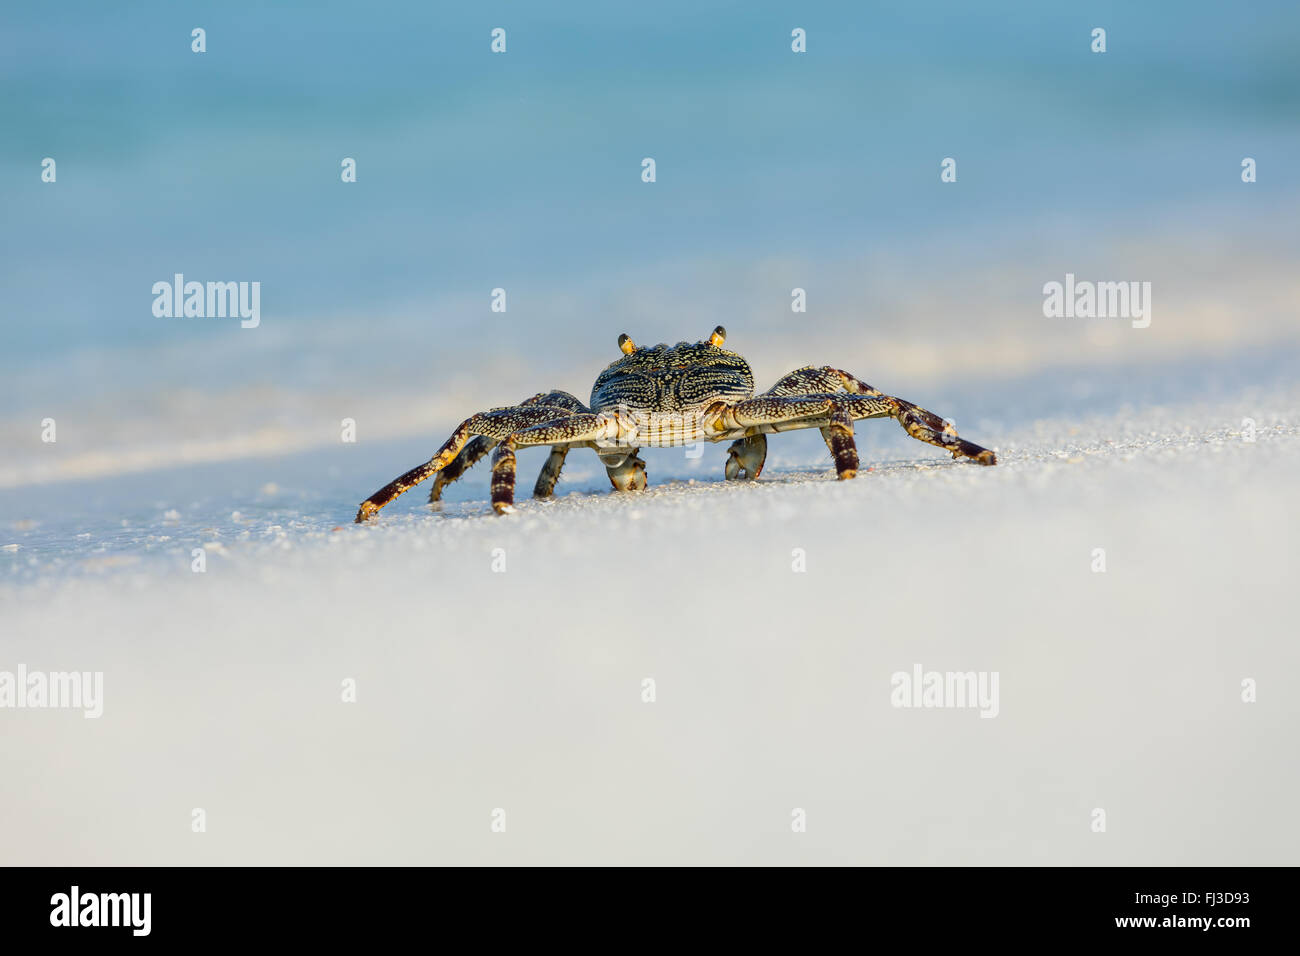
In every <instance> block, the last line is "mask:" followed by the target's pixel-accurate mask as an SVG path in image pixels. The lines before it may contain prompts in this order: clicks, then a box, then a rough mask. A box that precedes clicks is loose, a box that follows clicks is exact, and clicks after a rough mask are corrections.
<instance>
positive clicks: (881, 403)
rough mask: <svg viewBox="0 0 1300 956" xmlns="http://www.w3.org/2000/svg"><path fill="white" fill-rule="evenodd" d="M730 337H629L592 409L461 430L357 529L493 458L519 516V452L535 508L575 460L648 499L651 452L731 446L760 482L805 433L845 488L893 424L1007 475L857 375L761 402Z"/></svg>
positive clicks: (541, 400)
mask: <svg viewBox="0 0 1300 956" xmlns="http://www.w3.org/2000/svg"><path fill="white" fill-rule="evenodd" d="M726 336H727V333H726V330H725V329H723V328H722V326H718V327H717V328H716V329H714V330H713V333H712V334H711V335H710V336H709V337H708V338H707V339H705V340H704V341H702V342H678V343H677V344H676V345H662V344H661V345H656V346H654V347H653V348H638V347H637V345H636V343H635V342H633V341H632V339H631V338H629V337H628V336H627V335H626V334H624V335H620V336H619V338H618V347H619V350H620V351H621V352H622V353H623V356H622V358H620V359H618V360H617V361H615V362H613V363H612V364H611V365H610V366H609V367H608V368H606V369H605V370H604V371H603V372H601V373H600V375H598V376H597V377H596V383H595V385H593V386H592V389H591V401H590V404H588V405H584V404H582V402H581V401H579V400H578V399H577V398H575V397H574V396H573V395H570V394H569V393H568V392H561V391H554V392H541V393H539V394H537V395H534V396H533V397H532V398H528V399H525V400H524V401H522V402H520V403H519V404H518V405H509V406H506V407H503V408H493V409H490V410H488V411H486V412H479V413H478V414H476V415H471V416H470V417H469V418H467V419H465V421H463V422H461V423H460V425H459V426H458V427H457V428H456V430H455V432H453V433H452V436H451V437H450V438H448V439H447V441H446V442H444V443H443V445H442V447H441V448H439V449H438V452H437V454H435V455H434V456H433V457H432V458H430V459H429V460H428V461H427V462H425V463H424V464H423V465H420V466H418V467H416V468H412V469H411V470H410V471H408V472H406V474H404V475H402V476H401V477H399V478H395V479H394V480H393V481H391V482H389V483H388V484H387V485H385V486H384V487H382V488H380V489H379V490H378V491H376V492H375V493H374V494H373V495H371V496H370V497H369V498H367V499H366V500H365V501H363V502H362V503H361V508H360V510H359V511H358V512H357V519H356V520H357V522H358V523H360V522H362V521H365V520H366V519H367V518H370V517H371V516H372V515H374V514H375V512H377V511H379V509H380V508H382V507H384V505H386V504H388V503H389V502H391V501H392V500H393V499H394V498H396V497H397V496H398V495H400V494H402V493H403V492H404V491H407V490H408V489H410V488H413V487H415V486H416V485H418V484H419V483H420V482H422V481H425V480H426V479H429V478H433V479H434V483H433V488H432V489H431V490H430V492H429V502H430V503H431V504H434V505H437V504H438V503H439V502H440V500H441V498H442V491H443V489H444V488H445V487H446V486H447V485H448V484H450V483H451V482H453V481H455V480H456V479H458V478H460V477H461V475H463V474H464V473H465V472H466V471H467V470H468V469H469V468H470V467H471V466H472V465H473V464H474V463H475V462H477V461H478V460H479V459H481V458H482V457H483V456H484V455H486V454H487V453H488V452H489V451H491V452H492V453H493V455H492V509H493V510H494V511H495V512H496V513H497V514H499V515H504V514H509V513H511V512H513V511H514V510H515V508H514V497H515V451H516V450H517V449H519V448H529V447H532V446H535V445H549V446H550V448H551V454H550V456H549V457H548V458H547V459H546V463H545V464H544V465H543V466H542V471H541V474H540V475H538V477H537V483H536V485H535V486H534V488H533V497H535V498H549V497H550V496H551V495H552V494H553V493H554V491H555V483H556V482H557V481H558V480H559V477H560V470H561V469H562V468H563V467H564V459H565V456H567V455H568V453H569V451H570V450H571V449H573V448H591V449H594V450H595V452H596V454H597V455H598V456H600V460H601V462H602V463H603V464H604V465H605V468H606V470H607V471H608V473H609V480H610V484H612V485H613V486H614V489H615V490H616V491H639V490H641V489H644V488H645V487H646V484H647V481H646V466H645V462H644V461H642V460H641V458H640V457H639V456H638V455H637V452H638V451H640V449H641V448H642V447H643V446H644V447H652V448H662V447H671V446H674V445H691V444H696V443H698V442H704V441H708V442H719V441H731V446H730V448H729V449H728V451H727V463H726V466H725V469H724V475H725V477H726V478H727V479H728V480H744V479H755V478H757V477H758V476H759V475H760V474H761V473H762V471H763V462H764V461H765V460H766V458H767V437H766V436H767V435H768V433H771V432H784V431H792V430H794V429H796V428H820V429H821V433H822V437H823V438H824V439H825V440H826V445H827V447H828V448H829V449H830V452H831V457H832V458H833V459H834V461H835V473H836V476H837V477H838V478H839V479H840V480H845V479H849V478H853V477H854V476H855V475H857V473H858V452H857V446H856V445H855V444H854V441H853V423H854V422H855V421H857V420H859V419H862V418H893V419H895V420H896V421H897V422H898V423H899V424H900V425H902V426H903V428H904V429H905V430H906V431H907V433H908V434H909V435H911V436H912V437H913V438H916V439H918V440H920V441H923V442H928V443H929V444H931V445H936V446H938V447H939V448H942V449H944V450H945V451H949V452H951V453H952V456H953V458H955V459H961V458H967V459H970V460H971V461H973V462H975V463H976V464H980V465H995V464H997V456H996V455H995V454H994V453H993V452H992V451H990V450H989V449H987V448H981V447H980V446H979V445H975V444H972V443H971V442H968V441H966V440H965V439H962V438H959V437H957V430H956V429H955V428H954V427H953V426H952V424H951V423H950V422H946V421H944V420H943V419H942V418H940V417H939V416H938V415H935V414H934V413H933V412H928V411H926V410H925V409H924V408H920V407H919V406H917V405H913V404H912V403H911V402H909V401H905V400H903V399H901V398H894V397H892V396H890V395H886V394H885V393H884V392H881V391H880V390H879V389H875V388H872V387H871V386H870V385H868V384H866V383H865V382H863V381H862V380H861V379H859V378H857V377H855V376H853V375H850V374H849V373H848V372H844V371H841V370H839V369H837V368H832V367H830V366H829V365H823V366H812V365H810V366H807V367H805V368H800V369H796V370H795V371H793V372H790V373H789V374H788V375H784V376H782V377H781V379H780V380H779V381H777V383H776V384H775V385H773V386H772V387H771V388H769V389H768V390H767V391H766V392H763V393H762V394H761V395H755V394H754V373H753V372H752V371H751V370H750V368H749V363H748V362H746V361H745V359H744V358H743V357H741V356H740V355H738V354H737V353H735V352H730V351H727V350H726V349H724V348H723V347H722V345H723V343H724V342H725V341H726Z"/></svg>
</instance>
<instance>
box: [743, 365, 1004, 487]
mask: <svg viewBox="0 0 1300 956" xmlns="http://www.w3.org/2000/svg"><path fill="white" fill-rule="evenodd" d="M828 400H829V401H830V402H832V403H833V405H834V407H835V409H836V410H835V411H834V412H831V414H830V415H829V417H828V418H827V420H818V419H820V418H823V417H824V416H825V413H824V412H820V410H819V409H818V408H817V407H816V405H815V404H813V405H804V404H802V403H803V402H805V401H812V402H814V403H816V402H819V401H821V402H825V401H828ZM773 401H775V402H778V403H783V404H768V403H770V402H773ZM749 403H761V404H753V405H750V404H749ZM785 403H788V404H785ZM747 405H748V406H749V407H745V406H747ZM733 412H734V413H736V414H737V415H738V416H739V417H738V423H740V424H742V425H746V426H748V425H751V422H750V421H748V420H747V419H763V421H754V422H753V423H752V424H754V425H758V426H759V428H760V429H761V431H764V432H765V431H785V430H786V429H788V428H809V427H814V426H815V427H818V428H820V429H821V433H822V438H824V439H825V441H826V445H827V447H828V448H829V449H830V452H831V456H832V457H833V458H834V459H835V470H836V472H837V473H838V474H839V476H840V477H841V478H846V477H852V475H853V474H855V473H856V472H857V467H858V464H857V450H856V448H855V447H854V442H853V421H855V420H857V419H861V418H893V419H895V420H896V421H897V422H898V423H899V424H900V425H902V426H903V429H904V430H905V431H906V432H907V433H908V434H909V435H911V436H912V437H913V438H915V439H917V440H918V441H923V442H926V443H928V444H931V445H935V446H937V447H939V448H942V449H944V450H945V451H949V452H951V453H952V456H953V458H962V457H966V458H970V459H972V460H973V461H975V462H977V463H978V464H981V465H994V464H997V456H996V455H995V454H994V453H993V452H992V451H990V450H989V449H987V448H982V447H980V446H979V445H976V444H974V443H973V442H968V441H966V440H964V439H962V438H959V437H957V431H956V429H954V428H953V427H952V426H951V425H950V424H948V423H947V422H945V421H944V420H943V419H942V418H940V417H939V416H938V415H936V414H934V413H933V412H929V411H926V410H925V409H924V408H921V407H920V406H918V405H915V404H913V403H912V402H909V401H907V400H906V399H902V398H895V397H894V396H892V395H886V394H885V393H884V392H882V391H880V390H879V389H877V388H873V387H872V386H870V385H868V384H867V383H866V382H864V381H862V380H861V379H859V378H857V377H856V376H854V375H852V374H850V373H848V372H845V371H843V370H841V369H837V368H831V367H830V366H828V365H824V366H820V367H819V366H809V367H807V368H801V369H796V370H795V371H793V372H791V373H789V374H788V375H785V376H783V377H782V378H781V379H780V380H779V381H778V382H777V383H776V384H775V385H773V386H772V387H771V388H770V389H768V391H767V392H765V393H764V394H763V395H760V396H758V397H757V398H753V399H750V400H749V402H748V403H747V402H739V403H737V405H735V406H733ZM840 412H843V413H844V414H840ZM846 417H847V420H846ZM790 418H794V419H796V420H795V421H793V422H791V421H790V420H789V419H790ZM742 419H746V420H742ZM782 426H785V427H782ZM746 440H747V441H748V440H750V439H746ZM735 451H736V446H735V445H734V444H733V445H732V452H733V454H734V453H735ZM749 454H750V456H751V457H754V456H756V455H757V454H758V452H757V450H755V449H752V448H751V449H750V450H749ZM733 468H734V465H733V462H732V461H728V463H727V471H728V476H729V477H730V473H731V471H732V470H733Z"/></svg>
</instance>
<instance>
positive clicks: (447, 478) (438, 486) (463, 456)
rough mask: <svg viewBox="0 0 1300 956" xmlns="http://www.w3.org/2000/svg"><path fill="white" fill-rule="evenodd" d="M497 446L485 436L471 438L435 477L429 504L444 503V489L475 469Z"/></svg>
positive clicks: (430, 490) (430, 491)
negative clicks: (480, 460)
mask: <svg viewBox="0 0 1300 956" xmlns="http://www.w3.org/2000/svg"><path fill="white" fill-rule="evenodd" d="M495 446H496V442H495V441H493V440H492V439H490V438H487V437H485V436H483V435H475V436H474V437H473V438H471V439H470V440H469V442H468V443H466V445H465V447H464V448H462V449H461V450H460V454H459V455H457V456H456V457H455V458H453V459H452V460H451V463H450V464H449V465H447V467H445V468H443V469H442V471H440V472H438V473H437V474H436V475H434V476H433V487H432V488H430V489H429V504H431V505H437V504H439V503H440V502H441V501H442V489H443V488H444V487H446V486H447V485H449V484H451V483H452V482H453V481H456V480H458V479H459V478H460V477H461V475H463V474H465V472H467V471H469V470H470V469H471V468H473V467H474V465H475V463H477V462H478V460H479V459H480V458H482V457H483V456H484V455H486V454H487V453H488V452H490V451H491V450H492V449H493V448H494V447H495Z"/></svg>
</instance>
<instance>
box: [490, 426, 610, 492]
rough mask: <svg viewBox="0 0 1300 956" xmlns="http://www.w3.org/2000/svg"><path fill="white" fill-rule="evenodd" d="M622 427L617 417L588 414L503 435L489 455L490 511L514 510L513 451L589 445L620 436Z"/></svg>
mask: <svg viewBox="0 0 1300 956" xmlns="http://www.w3.org/2000/svg"><path fill="white" fill-rule="evenodd" d="M621 427H622V426H621V424H620V422H619V420H618V418H617V416H614V415H602V414H594V413H592V412H587V413H585V414H582V415H570V416H569V417H567V418H557V419H556V420H555V421H551V422H542V423H538V424H536V425H533V426H532V427H529V428H522V429H519V430H518V431H515V432H514V433H512V434H510V435H508V436H506V437H505V438H504V439H503V440H502V441H501V443H500V444H499V445H497V447H496V451H494V452H493V453H492V510H494V511H495V512H496V513H497V514H499V515H503V514H509V513H510V512H512V511H514V510H515V509H514V503H515V449H516V448H527V447H530V446H532V445H554V446H560V445H563V446H565V447H569V448H572V447H573V446H575V445H588V444H591V443H593V442H603V441H608V440H609V439H614V438H618V437H620V434H621V433H620V429H621ZM552 454H554V453H552ZM547 464H548V465H549V464H550V462H549V461H548V462H547Z"/></svg>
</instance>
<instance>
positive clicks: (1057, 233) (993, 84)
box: [0, 3, 1300, 488]
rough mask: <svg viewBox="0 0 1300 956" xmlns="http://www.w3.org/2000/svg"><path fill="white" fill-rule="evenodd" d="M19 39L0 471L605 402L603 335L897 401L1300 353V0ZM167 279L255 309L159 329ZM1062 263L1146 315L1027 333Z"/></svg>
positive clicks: (317, 11)
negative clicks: (537, 402) (949, 387)
mask: <svg viewBox="0 0 1300 956" xmlns="http://www.w3.org/2000/svg"><path fill="white" fill-rule="evenodd" d="M2 16H3V22H4V30H3V31H2V32H0V46H2V51H3V55H2V56H0V76H2V77H3V83H4V89H5V96H4V97H3V100H2V101H0V110H2V113H0V122H3V127H4V129H5V130H6V135H5V137H4V138H3V141H2V142H0V174H2V175H0V191H2V192H3V208H4V215H3V225H2V226H0V235H3V243H4V246H3V251H4V255H3V256H2V257H0V291H2V292H3V296H4V302H5V310H4V316H5V318H4V323H5V329H4V332H5V334H4V342H5V345H4V348H3V349H0V445H2V446H3V448H4V449H5V455H4V458H5V461H4V462H3V463H0V487H8V488H21V487H29V486H31V485H33V484H34V483H37V482H47V481H51V480H76V479H85V478H88V477H94V476H103V475H108V474H117V473H138V472H141V471H147V470H149V469H152V468H157V467H169V466H175V465H182V464H194V463H199V462H214V461H225V460H238V459H241V458H245V457H248V456H253V455H261V456H265V455H267V454H273V453H277V452H282V453H296V452H298V451H304V450H308V449H311V448H323V447H325V446H328V445H331V444H335V443H337V442H338V434H339V427H340V424H339V423H340V422H341V421H342V420H343V419H344V418H352V419H354V420H356V421H357V422H358V429H359V432H360V435H361V436H362V440H377V439H383V440H397V439H400V438H409V437H411V436H416V435H430V436H431V435H432V434H433V433H434V432H437V431H439V430H442V429H445V428H446V427H447V426H449V425H450V424H452V423H454V421H456V420H459V419H460V418H462V417H464V415H465V414H468V413H469V412H471V411H473V410H475V409H477V408H481V407H485V406H488V405H496V404H502V403H507V402H511V401H515V400H517V399H518V398H521V397H523V396H525V395H529V394H532V393H533V392H535V391H537V390H540V389H543V388H550V387H563V388H566V389H569V390H571V391H573V392H575V393H577V394H579V395H583V396H585V394H586V390H587V388H588V387H589V384H590V382H591V380H592V378H594V375H595V373H596V372H597V371H598V370H599V368H600V367H602V366H603V365H604V364H605V363H607V362H608V361H610V360H612V359H613V358H615V357H616V352H615V351H614V346H613V340H614V338H615V336H617V334H618V333H619V332H621V331H624V330H626V331H629V332H631V333H633V335H634V336H635V337H636V338H637V340H638V341H645V342H648V343H649V342H654V341H659V340H667V341H675V340H677V339H682V338H699V337H702V336H703V335H705V334H706V333H707V330H708V329H710V328H712V326H713V325H715V324H717V323H718V322H722V323H724V324H726V325H727V326H728V327H729V328H730V330H731V339H730V342H731V344H732V345H733V347H735V348H738V349H740V350H741V351H742V352H744V353H745V354H746V355H747V356H749V357H750V358H751V360H752V361H753V362H754V364H755V368H756V371H757V373H758V377H759V379H760V381H762V382H767V381H770V380H772V379H774V378H775V377H776V376H778V375H779V374H781V373H783V372H784V371H786V370H788V369H789V368H792V367H795V366H797V365H801V364H805V363H810V362H817V363H823V362H833V363H835V364H838V365H842V366H844V367H848V368H852V369H853V370H854V371H856V372H858V373H859V374H861V375H863V376H864V377H866V378H867V379H868V380H869V381H872V382H875V383H877V384H879V385H880V386H881V387H885V388H888V389H892V390H895V391H898V392H900V393H902V394H910V393H912V392H915V391H916V390H917V389H919V388H924V389H929V390H934V389H936V388H940V387H942V386H943V383H945V382H948V381H953V382H958V383H961V382H965V383H969V384H970V385H975V384H977V383H987V382H989V381H991V380H1012V379H1016V378H1025V377H1026V376H1028V377H1031V378H1032V376H1034V375H1036V374H1039V373H1045V372H1049V371H1050V370H1051V369H1054V368H1066V367H1071V368H1072V367H1077V366H1079V365H1084V366H1086V365H1089V364H1092V365H1098V366H1100V365H1105V366H1107V367H1109V368H1112V369H1113V368H1121V367H1126V368H1134V369H1141V368H1144V367H1148V366H1154V365H1161V364H1167V363H1179V362H1185V361H1198V360H1204V359H1207V358H1210V357H1213V358H1214V359H1216V360H1218V361H1220V362H1226V363H1229V364H1231V363H1233V362H1238V361H1242V362H1248V361H1249V356H1250V355H1252V354H1254V352H1255V351H1257V350H1259V349H1261V348H1266V349H1267V348H1272V347H1275V346H1277V347H1284V348H1289V347H1290V346H1291V345H1293V344H1294V343H1295V341H1296V339H1297V338H1298V337H1300V322H1297V318H1296V316H1297V313H1298V312H1300V278H1297V274H1296V270H1295V269H1294V263H1295V261H1296V255H1297V252H1300V248H1298V247H1300V235H1298V233H1297V230H1296V229H1295V223H1296V221H1297V220H1298V219H1300V190H1298V189H1297V188H1296V185H1295V183H1294V178H1293V177H1289V176H1288V175H1287V174H1286V165H1285V164H1286V163H1287V161H1288V160H1287V157H1289V156H1293V155H1294V154H1295V151H1296V147H1297V146H1300V127H1298V126H1297V123H1296V117H1297V116H1298V115H1300V64H1298V62H1297V59H1296V57H1295V56H1294V51H1295V49H1296V48H1297V44H1298V43H1300V10H1298V9H1297V8H1296V7H1295V6H1294V5H1293V4H1287V3H1276V4H1262V5H1256V6H1253V7H1252V13H1251V16H1250V17H1249V18H1247V17H1244V16H1242V15H1239V14H1229V13H1228V12H1225V11H1224V9H1223V8H1222V6H1221V5H1219V4H1213V3H1193V4H1180V5H1178V6H1177V7H1176V8H1165V9H1159V8H1154V7H1142V8H1134V7H1132V6H1131V5H1127V4H1120V3H1113V4H1101V5H1097V6H1093V7H1089V8H1088V9H1087V10H1082V9H1079V10H1069V9H1055V8H1047V7H1043V6H1042V5H1038V4H1032V3H1006V4H992V5H982V6H981V7H980V8H979V9H978V10H976V9H972V8H967V7H965V6H962V5H958V4H916V5H905V6H903V7H900V8H897V9H886V10H877V9H869V8H864V7H861V6H860V5H857V4H848V3H844V4H820V5H816V6H814V7H812V8H808V9H806V10H798V11H792V10H789V9H787V8H785V7H784V6H782V5H779V4H737V3H717V4H677V5H674V4H667V5H656V6H655V7H654V8H653V9H637V8H632V7H623V6H621V5H620V6H618V7H611V6H608V5H604V4H597V3H580V4H566V5H564V6H563V8H562V9H541V8H538V9H531V8H520V7H517V6H515V5H512V4H499V5H491V4H488V5H480V6H474V7H455V6H433V7H429V6H426V5H422V4H413V3H410V4H380V5H379V6H377V7H375V8H373V10H369V11H368V12H367V15H366V16H364V17H363V16H359V15H358V14H357V11H356V8H355V7H354V6H353V5H350V4H323V5H322V4H311V5H301V4H286V5H248V6H245V7H231V6H230V5H225V4H198V5H192V6H187V7H184V8H178V7H176V6H175V5H174V4H166V3H152V4H150V3H146V4H139V5H132V6H131V7H129V8H124V9H113V10H110V9H107V8H104V7H103V6H102V5H99V4H93V3H73V4H67V5H60V6H59V7H58V8H55V9H47V8H42V7H29V8H23V7H11V8H8V9H6V10H5V12H4V13H3V15H2ZM1261 24H1266V25H1267V28H1261ZM196 26H201V27H203V28H204V29H205V30H206V31H207V52H205V53H203V54H196V53H193V52H191V49H190V30H191V29H192V28H193V27H196ZM498 26H500V27H503V28H504V29H506V30H507V37H508V45H507V52H506V53H505V54H493V53H491V52H490V50H489V41H490V31H491V30H492V29H493V28H494V27H498ZM795 26H799V27H802V28H804V29H805V30H806V31H807V33H808V52H807V53H806V54H800V55H796V54H793V53H792V52H791V50H790V30H791V29H792V28H793V27H795ZM1094 26H1103V27H1104V28H1106V29H1107V31H1108V49H1107V52H1106V53H1104V54H1095V53H1092V52H1091V51H1090V48H1089V47H1090V33H1091V30H1092V28H1093V27H1094ZM646 156H650V157H653V158H654V159H655V160H656V164H657V181H656V182H654V183H643V182H642V181H641V176H640V173H641V160H642V158H643V157H646ZM1245 156H1250V157H1252V158H1254V159H1255V160H1256V161H1257V163H1258V169H1259V177H1258V181H1257V182H1255V183H1252V184H1249V185H1247V184H1243V183H1242V182H1241V180H1240V176H1239V164H1240V162H1241V159H1242V157H1245ZM44 157H52V158H54V159H55V160H56V162H57V174H58V179H57V182H55V183H43V182H42V181H41V179H40V162H41V160H42V159H43V158H44ZM345 157H351V158H354V159H355V160H356V162H357V174H358V175H357V182H355V183H349V184H345V183H342V182H341V181H340V175H339V174H340V163H341V161H342V160H343V158H345ZM945 157H953V158H955V159H956V160H957V170H958V180H957V182H955V183H951V184H944V183H941V182H940V180H939V169H940V161H941V160H942V159H944V158H945ZM178 272H181V273H184V274H185V275H186V277H187V278H189V279H193V280H197V281H201V282H202V281H257V282H260V283H261V289H262V322H261V325H260V326H259V327H258V328H257V329H241V328H240V327H239V322H238V321H237V320H232V319H208V318H204V319H200V318H188V319H187V318H158V317H156V316H154V315H153V313H152V311H151V304H152V301H153V296H152V293H151V291H150V290H151V287H152V285H153V283H154V282H156V281H159V280H163V281H170V279H171V277H172V276H173V275H174V274H175V273H178ZM1066 272H1073V273H1076V274H1078V275H1079V276H1080V277H1085V278H1092V279H1096V280H1121V281H1127V280H1143V281H1151V282H1152V283H1153V287H1154V300H1155V304H1154V313H1155V314H1154V321H1153V324H1152V327H1151V328H1150V329H1146V330H1142V331H1140V332H1139V331H1133V330H1129V329H1128V328H1127V327H1126V326H1125V325H1124V323H1116V322H1113V321H1106V320H1092V321H1084V320H1080V321H1077V322H1063V321H1059V320H1048V319H1045V318H1044V317H1043V316H1042V312H1041V303H1042V296H1041V287H1042V285H1043V283H1044V282H1048V281H1053V280H1060V279H1061V278H1062V277H1063V276H1064V275H1065V273H1066ZM796 287H798V288H803V289H805V290H806V292H807V298H808V311H807V312H806V313H792V312H791V310H790V301H791V290H792V289H794V288H796ZM495 288H503V289H505V290H506V293H507V297H508V298H507V302H508V307H507V311H506V312H504V313H502V312H493V311H492V310H491V308H490V303H491V293H492V290H493V289H495ZM47 417H49V418H53V419H55V420H56V421H57V422H58V425H59V445H58V446H57V448H56V447H54V446H51V445H48V444H45V443H43V442H41V441H40V435H41V428H40V422H41V421H42V420H44V419H45V418H47ZM430 440H436V439H432V438H431V439H430Z"/></svg>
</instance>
